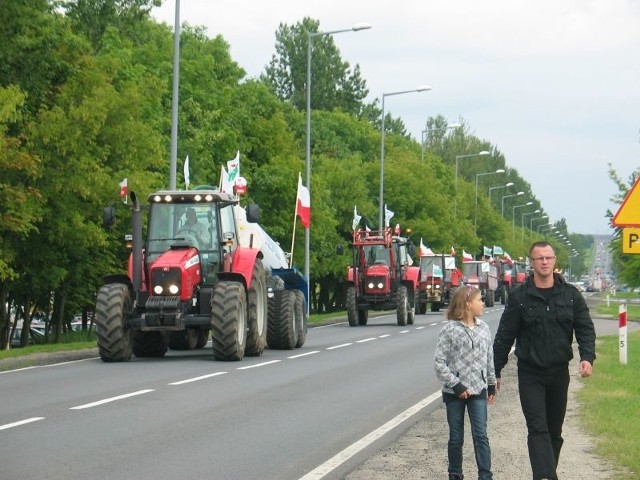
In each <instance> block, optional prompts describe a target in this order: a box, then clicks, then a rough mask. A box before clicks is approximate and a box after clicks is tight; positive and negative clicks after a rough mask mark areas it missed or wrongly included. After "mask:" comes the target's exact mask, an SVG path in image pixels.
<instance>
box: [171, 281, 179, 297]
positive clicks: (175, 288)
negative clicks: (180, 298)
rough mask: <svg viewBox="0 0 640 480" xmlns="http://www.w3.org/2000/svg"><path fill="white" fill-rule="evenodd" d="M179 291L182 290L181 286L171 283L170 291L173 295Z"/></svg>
mask: <svg viewBox="0 0 640 480" xmlns="http://www.w3.org/2000/svg"><path fill="white" fill-rule="evenodd" d="M179 291H180V287H178V285H176V284H175V283H174V284H171V285H169V293H170V294H171V295H177V294H178V292H179Z"/></svg>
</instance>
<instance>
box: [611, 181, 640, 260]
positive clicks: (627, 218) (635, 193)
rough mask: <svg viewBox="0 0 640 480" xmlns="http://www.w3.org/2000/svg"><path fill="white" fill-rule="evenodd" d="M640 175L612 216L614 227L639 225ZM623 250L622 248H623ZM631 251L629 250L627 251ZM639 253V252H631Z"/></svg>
mask: <svg viewBox="0 0 640 480" xmlns="http://www.w3.org/2000/svg"><path fill="white" fill-rule="evenodd" d="M638 184H640V177H638V179H637V180H636V183H634V184H633V187H631V190H629V193H627V196H626V197H624V201H623V202H622V205H620V208H619V209H618V211H617V212H616V214H615V215H614V216H613V220H612V221H611V223H613V225H614V226H616V227H640V187H638ZM623 252H624V250H623ZM629 253H631V252H629ZM633 253H640V252H633Z"/></svg>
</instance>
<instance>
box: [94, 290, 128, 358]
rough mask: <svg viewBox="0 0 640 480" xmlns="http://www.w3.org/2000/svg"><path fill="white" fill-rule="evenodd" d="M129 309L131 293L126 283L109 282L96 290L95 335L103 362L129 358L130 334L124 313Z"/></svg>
mask: <svg viewBox="0 0 640 480" xmlns="http://www.w3.org/2000/svg"><path fill="white" fill-rule="evenodd" d="M130 309H131V294H130V293H129V289H128V288H127V286H126V285H124V284H122V283H110V284H107V285H103V286H102V287H101V288H100V290H99V291H98V297H97V300H96V335H97V337H98V352H99V353H100V358H101V359H102V361H103V362H127V361H129V360H131V352H132V334H131V330H130V329H128V328H125V321H124V320H125V315H126V314H127V313H128V312H129V310H130Z"/></svg>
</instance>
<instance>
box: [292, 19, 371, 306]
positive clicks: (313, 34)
mask: <svg viewBox="0 0 640 480" xmlns="http://www.w3.org/2000/svg"><path fill="white" fill-rule="evenodd" d="M369 28H371V25H368V24H366V23H359V24H356V25H354V26H353V27H351V28H345V29H341V30H332V31H330V32H307V85H306V87H307V88H306V97H307V132H306V134H307V139H306V140H307V141H306V162H305V167H306V172H305V173H306V187H307V189H308V190H309V196H311V43H312V41H313V39H314V38H315V37H321V36H323V35H333V34H335V33H343V32H357V31H359V30H367V29H369ZM310 247H311V226H309V228H305V229H304V277H305V278H306V279H307V288H310V285H311V278H310V276H309V275H310V272H309V263H310V251H311V248H310ZM292 253H293V252H292ZM310 293H311V292H310V291H307V313H309V310H310V304H311V296H310Z"/></svg>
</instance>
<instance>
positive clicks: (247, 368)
mask: <svg viewBox="0 0 640 480" xmlns="http://www.w3.org/2000/svg"><path fill="white" fill-rule="evenodd" d="M281 361H282V360H271V361H269V362H262V363H256V364H255V365H248V366H246V367H238V368H237V370H249V369H250V368H258V367H264V366H265V365H271V364H272V363H278V362H281Z"/></svg>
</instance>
